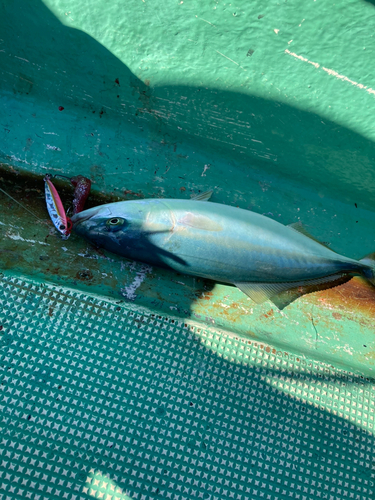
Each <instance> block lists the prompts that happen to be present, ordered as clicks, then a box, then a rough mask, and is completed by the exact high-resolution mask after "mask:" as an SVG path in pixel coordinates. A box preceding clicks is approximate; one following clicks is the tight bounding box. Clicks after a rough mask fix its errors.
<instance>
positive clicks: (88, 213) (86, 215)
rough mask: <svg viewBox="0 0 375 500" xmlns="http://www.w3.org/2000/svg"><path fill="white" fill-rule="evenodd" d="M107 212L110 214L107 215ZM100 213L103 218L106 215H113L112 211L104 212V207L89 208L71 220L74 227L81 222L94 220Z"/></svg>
mask: <svg viewBox="0 0 375 500" xmlns="http://www.w3.org/2000/svg"><path fill="white" fill-rule="evenodd" d="M106 212H108V213H106ZM99 213H100V215H101V216H104V217H105V216H106V215H111V211H110V210H108V209H107V210H103V207H102V206H99V207H94V208H89V209H88V210H84V211H83V212H79V213H78V214H75V215H73V217H72V219H71V220H72V223H73V226H77V224H80V223H81V222H84V221H87V220H89V219H92V218H93V217H95V215H98V214H99Z"/></svg>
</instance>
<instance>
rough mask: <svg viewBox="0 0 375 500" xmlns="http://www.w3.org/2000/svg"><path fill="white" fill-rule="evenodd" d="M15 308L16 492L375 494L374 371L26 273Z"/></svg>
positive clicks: (11, 424)
mask: <svg viewBox="0 0 375 500" xmlns="http://www.w3.org/2000/svg"><path fill="white" fill-rule="evenodd" d="M1 310H2V313H1V315H2V319H1V321H2V322H1V324H2V330H1V333H2V337H1V341H0V342H1V355H0V356H1V357H0V365H1V375H0V377H1V378H0V381H1V382H0V383H1V389H2V390H1V393H0V394H1V395H0V410H1V413H0V422H1V424H0V425H1V434H0V446H1V448H2V456H1V461H0V466H1V467H0V484H1V485H2V486H1V490H0V491H2V492H3V493H0V496H1V498H2V499H4V500H5V499H18V498H32V499H40V498H45V499H55V498H66V499H68V500H70V499H89V498H93V497H94V498H103V499H105V500H110V499H112V500H114V499H116V498H119V499H120V498H121V499H129V498H132V499H148V498H172V499H176V500H177V499H181V500H183V499H186V500H188V499H192V498H204V499H211V500H214V499H217V500H219V499H223V498H233V499H236V500H244V499H255V498H267V499H285V498H292V499H299V500H309V499H311V498H326V499H335V500H336V499H339V498H354V499H365V498H366V499H370V498H373V497H374V495H375V483H374V481H375V467H374V465H375V464H374V453H375V438H374V414H373V411H372V410H373V407H374V397H375V385H374V383H373V382H371V381H369V380H368V379H367V380H366V379H364V378H363V377H355V376H353V375H352V374H348V373H345V372H342V371H340V370H335V369H333V368H332V367H330V366H327V365H324V364H322V363H317V362H314V361H312V360H310V359H300V358H298V357H296V356H292V355H290V354H288V353H284V352H281V351H275V350H274V349H271V348H269V347H268V346H266V345H263V344H262V345H261V344H259V343H257V342H249V341H245V340H240V339H238V338H234V337H230V336H228V335H227V334H223V333H221V332H219V331H217V330H214V329H209V328H200V327H197V326H194V325H187V324H185V323H184V322H182V321H180V320H178V319H176V318H166V317H162V316H157V315H155V314H150V313H146V312H140V311H139V310H137V309H136V308H132V307H130V306H129V305H118V304H117V303H116V302H115V301H108V300H104V299H102V298H99V297H92V296H89V295H87V294H83V293H80V292H77V291H74V290H70V289H66V288H61V287H54V286H49V285H42V284H38V283H35V282H30V281H25V280H20V279H18V278H3V279H2V281H1Z"/></svg>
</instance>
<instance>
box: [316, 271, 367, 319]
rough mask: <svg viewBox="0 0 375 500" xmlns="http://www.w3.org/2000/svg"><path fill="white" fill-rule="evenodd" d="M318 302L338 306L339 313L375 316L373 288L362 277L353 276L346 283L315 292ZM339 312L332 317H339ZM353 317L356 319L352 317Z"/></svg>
mask: <svg viewBox="0 0 375 500" xmlns="http://www.w3.org/2000/svg"><path fill="white" fill-rule="evenodd" d="M316 298H317V300H318V302H320V303H321V304H324V305H326V306H332V307H335V308H336V307H337V308H340V310H341V313H343V314H344V313H345V312H347V313H351V314H352V313H353V312H354V313H355V314H356V315H358V313H360V314H361V315H363V316H366V317H367V318H369V319H370V318H371V319H374V318H375V288H374V287H373V286H372V285H371V284H370V283H367V282H366V281H365V280H364V279H362V278H358V277H355V278H353V279H352V280H350V281H348V282H347V283H345V284H343V285H340V286H337V287H335V288H331V289H328V290H324V291H321V292H318V293H316ZM335 314H336V315H338V316H340V317H341V316H342V314H339V313H333V314H332V315H333V317H334V318H336V319H340V318H339V317H338V316H335ZM353 319H356V318H355V317H353Z"/></svg>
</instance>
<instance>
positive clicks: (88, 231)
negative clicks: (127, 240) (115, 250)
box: [72, 203, 129, 250]
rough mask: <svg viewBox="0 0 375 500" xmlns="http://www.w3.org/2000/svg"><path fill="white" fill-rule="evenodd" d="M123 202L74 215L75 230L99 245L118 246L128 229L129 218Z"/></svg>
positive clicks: (104, 246) (103, 246)
mask: <svg viewBox="0 0 375 500" xmlns="http://www.w3.org/2000/svg"><path fill="white" fill-rule="evenodd" d="M122 205H123V204H122V203H120V204H119V203H108V204H107V205H101V206H99V207H94V208H89V209H88V210H84V211H83V212H79V213H78V214H75V215H74V216H73V217H72V223H73V230H74V232H76V233H77V234H79V235H80V236H82V237H84V238H85V239H87V240H89V241H90V242H92V243H94V244H95V245H96V246H98V247H102V248H107V249H109V250H111V249H112V248H111V247H116V246H117V245H120V244H121V237H122V235H123V234H124V232H125V231H127V230H128V227H129V220H128V219H127V218H126V216H125V215H124V207H123V206H122Z"/></svg>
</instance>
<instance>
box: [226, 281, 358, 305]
mask: <svg viewBox="0 0 375 500" xmlns="http://www.w3.org/2000/svg"><path fill="white" fill-rule="evenodd" d="M349 279H351V276H347V275H346V276H345V275H343V274H333V275H331V276H324V277H323V278H316V279H313V280H304V281H290V282H282V283H257V282H242V283H234V284H235V285H236V287H237V288H239V289H240V290H241V292H243V293H245V294H246V295H248V296H249V297H250V298H251V299H252V300H253V301H254V302H256V303H257V304H262V303H263V302H265V301H266V300H269V299H271V298H272V297H275V296H276V295H279V294H280V293H282V292H288V291H291V290H296V289H301V292H302V293H307V292H312V291H316V290H314V287H319V286H322V287H324V285H328V286H325V287H324V288H329V287H331V286H337V285H340V284H342V283H344V282H345V281H348V280H349ZM316 289H318V288H316Z"/></svg>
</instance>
